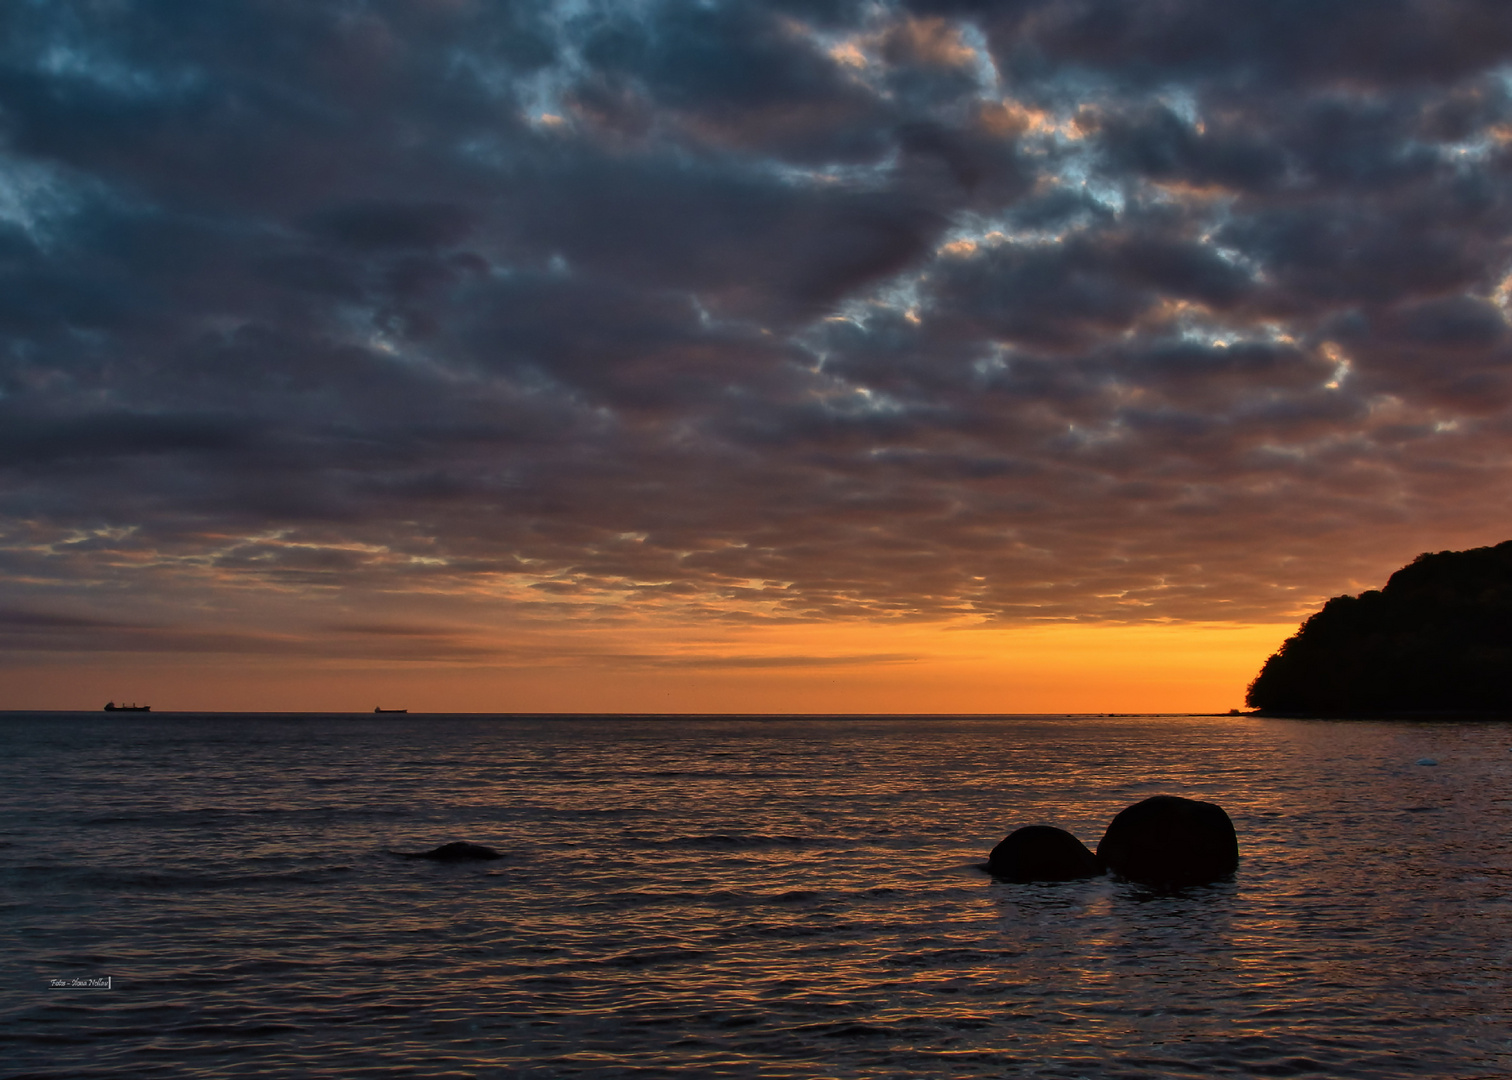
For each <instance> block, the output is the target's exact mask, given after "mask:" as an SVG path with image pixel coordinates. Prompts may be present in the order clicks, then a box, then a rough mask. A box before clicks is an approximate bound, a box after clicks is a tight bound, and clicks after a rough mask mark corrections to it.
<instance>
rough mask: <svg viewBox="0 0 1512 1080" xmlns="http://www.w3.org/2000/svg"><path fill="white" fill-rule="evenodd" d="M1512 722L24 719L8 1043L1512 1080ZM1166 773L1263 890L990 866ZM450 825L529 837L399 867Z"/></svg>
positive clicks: (185, 1067)
mask: <svg viewBox="0 0 1512 1080" xmlns="http://www.w3.org/2000/svg"><path fill="white" fill-rule="evenodd" d="M1509 750H1512V724H1498V723H1438V724H1409V723H1373V722H1347V723H1332V722H1317V721H1313V722H1299V721H1292V722H1288V721H1277V720H1258V719H1252V718H1235V719H1230V718H1184V717H1166V716H1142V717H1124V718H1117V717H1087V716H1075V717H1024V716H1004V717H977V718H959V717H949V718H929V717H918V718H902V717H899V718H865V717H851V718H693V717H676V718H672V717H662V718H655V717H653V718H628V717H621V718H589V717H504V716H500V717H489V716H467V717H456V716H418V715H410V716H392V717H373V716H287V715H284V716H261V715H259V716H252V715H210V714H196V715H189V714H178V715H172V714H169V715H151V716H147V715H133V716H113V717H112V716H106V715H104V714H99V713H96V714H60V713H53V714H17V713H11V714H0V806H3V815H4V816H3V826H4V833H3V846H0V905H3V908H0V910H3V916H0V918H3V924H0V926H3V938H0V941H3V945H0V957H3V970H0V1008H3V1011H0V1038H3V1042H0V1070H3V1075H5V1076H8V1077H23V1076H24V1077H66V1078H69V1080H78V1078H85V1077H130V1078H133V1080H138V1078H151V1077H291V1078H293V1077H341V1078H349V1077H375V1076H394V1077H401V1076H402V1077H468V1076H478V1077H492V1076H522V1077H537V1076H539V1077H568V1076H574V1077H576V1076H604V1077H615V1076H636V1077H659V1076H673V1075H677V1076H709V1077H720V1076H731V1077H803V1078H813V1077H866V1078H872V1077H907V1078H917V1077H946V1076H948V1077H971V1076H983V1077H1004V1076H1034V1077H1068V1078H1071V1077H1128V1078H1137V1077H1181V1076H1196V1075H1209V1074H1213V1075H1230V1076H1268V1077H1274V1076H1328V1077H1370V1078H1374V1080H1384V1078H1390V1077H1407V1076H1413V1077H1422V1076H1430V1077H1450V1078H1468V1077H1492V1076H1495V1077H1505V1076H1507V1075H1512V969H1509V960H1512V851H1509V844H1512V752H1509ZM1429 758H1431V759H1433V760H1435V761H1436V762H1437V764H1432V765H1430V764H1419V763H1418V762H1419V761H1420V759H1429ZM1162 792H1164V793H1171V794H1180V795H1188V796H1193V797H1196V798H1202V799H1207V800H1211V801H1214V802H1217V803H1219V804H1220V805H1222V806H1223V807H1224V808H1226V809H1227V810H1228V812H1229V814H1230V815H1231V816H1232V817H1233V819H1234V823H1235V826H1236V827H1237V830H1238V833H1239V841H1240V847H1241V854H1242V861H1241V864H1240V868H1239V872H1238V874H1237V876H1236V878H1235V879H1234V880H1233V881H1232V882H1226V883H1222V884H1219V885H1214V886H1208V887H1203V888H1196V889H1191V890H1188V891H1185V892H1181V893H1177V894H1172V895H1159V894H1155V893H1152V892H1150V891H1148V890H1145V889H1142V888H1140V887H1138V886H1134V885H1130V884H1126V883H1120V882H1116V881H1113V880H1111V879H1106V878H1104V879H1099V880H1093V881H1084V882H1073V883H1065V884H1057V885H1011V884H1005V883H1000V882H996V881H994V880H992V879H991V878H989V877H987V876H986V875H984V874H982V873H981V872H980V871H979V870H978V869H977V866H978V864H980V863H981V862H982V861H983V860H984V859H985V857H986V855H987V853H988V851H989V850H990V849H991V847H992V846H993V844H995V843H996V842H997V841H998V840H1000V839H1002V837H1003V836H1004V835H1005V834H1006V833H1007V832H1009V831H1010V830H1012V829H1014V828H1016V827H1018V826H1020V825H1026V824H1032V823H1041V822H1042V823H1049V824H1055V825H1060V826H1062V827H1064V828H1067V829H1070V830H1071V831H1072V832H1074V833H1076V834H1077V835H1078V836H1080V837H1081V838H1082V839H1083V840H1084V841H1086V842H1087V843H1088V845H1089V846H1095V845H1096V843H1097V841H1098V839H1099V838H1100V837H1101V835H1102V831H1103V829H1104V827H1105V826H1106V824H1107V822H1108V820H1109V819H1110V818H1111V817H1112V816H1113V814H1114V813H1116V812H1117V811H1118V810H1120V809H1122V808H1123V807H1124V806H1126V805H1128V804H1130V803H1132V802H1135V801H1137V800H1139V799H1142V798H1144V797H1146V796H1149V795H1153V794H1157V793H1162ZM451 840H471V841H474V842H478V843H483V844H488V845H491V846H493V847H496V848H498V849H499V850H501V851H503V852H506V853H507V858H505V859H504V860H502V861H500V862H494V863H480V864H469V865H437V864H433V863H429V862H424V861H413V860H406V859H402V858H398V857H396V856H394V855H393V854H391V852H395V851H417V850H425V849H428V848H431V847H434V846H436V845H438V844H441V843H444V842H447V841H451ZM70 979H78V980H105V979H108V980H109V988H108V989H105V988H103V987H102V988H76V989H74V988H53V987H52V982H53V980H70Z"/></svg>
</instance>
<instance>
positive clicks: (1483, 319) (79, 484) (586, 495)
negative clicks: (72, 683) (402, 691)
mask: <svg viewBox="0 0 1512 1080" xmlns="http://www.w3.org/2000/svg"><path fill="white" fill-rule="evenodd" d="M1509 71H1512V24H1509V23H1508V21H1507V20H1506V19H1505V17H1504V13H1503V12H1501V10H1500V6H1499V5H1498V4H1496V3H1492V2H1489V0H1486V2H1475V0H1437V2H1428V0H1392V2H1390V3H1380V2H1371V3H1366V2H1364V0H1341V2H1338V3H1332V4H1316V3H1307V4H1303V3H1276V2H1274V0H1265V2H1261V0H1255V2H1253V3H1248V2H1246V3H1236V4H1228V5H1212V4H1207V3H1202V2H1199V0H1177V2H1174V3H1169V4H1159V5H1148V4H1147V5H1128V4H1120V3H1111V2H1109V3H1104V2H1102V0H1015V2H1008V3H993V4H977V3H968V2H965V0H959V2H957V0H915V2H910V3H901V2H900V3H898V4H892V5H880V6H879V5H872V4H854V3H847V2H840V0H836V2H826V3H818V2H815V3H803V2H797V0H794V2H784V3H764V4H757V3H749V2H741V0H725V2H718V3H712V4H691V3H682V2H680V0H675V2H674V0H667V2H648V3H644V4H633V5H593V4H589V5H555V4H551V3H547V2H544V0H540V2H523V0H517V2H514V3H508V4H485V3H480V2H474V0H382V2H372V3H366V4H362V5H355V4H354V5H340V4H338V5H303V6H302V5H271V6H270V5H265V4H260V3H253V2H250V0H249V2H245V3H242V2H232V3H224V4H215V5H193V4H181V3H171V2H167V0H160V2H151V0H132V2H123V3H119V4H113V5H92V6H91V5H46V4H25V3H17V4H11V5H8V6H6V7H5V8H4V10H3V11H0V574H3V576H4V580H6V581H7V582H8V584H7V585H6V586H5V595H4V597H3V599H4V602H5V604H6V605H7V606H8V610H11V611H13V612H20V613H22V614H21V615H18V616H16V618H14V619H10V620H9V621H7V622H6V623H5V626H6V627H7V629H6V630H5V633H6V634H7V635H8V637H7V640H8V641H10V642H11V643H12V644H19V643H22V642H24V641H27V640H32V641H36V642H38V643H39V644H38V645H37V646H36V647H38V648H46V649H62V648H65V647H73V646H70V645H69V643H70V642H73V643H74V644H75V645H77V646H79V647H85V646H88V647H91V648H93V647H100V648H106V647H109V648H117V647H120V648H128V647H129V648H132V649H139V648H163V649H167V648H173V649H178V648H183V649H191V648H200V649H204V648H209V647H210V646H209V645H206V644H205V643H206V642H210V643H212V644H214V648H216V649H222V648H223V649H224V650H226V651H232V652H234V651H237V650H238V649H242V650H244V651H249V652H258V651H264V652H266V651H270V650H271V651H274V652H277V651H279V650H283V649H291V650H295V651H297V650H298V649H299V648H302V647H304V646H302V645H299V644H298V642H300V641H304V640H305V638H304V637H301V636H300V635H302V634H307V635H310V636H318V635H320V634H322V633H325V634H329V635H331V640H332V641H333V642H335V643H336V644H333V645H332V646H331V648H332V649H333V650H334V654H335V655H364V652H363V650H364V649H367V650H369V653H370V654H371V655H378V654H379V653H380V652H384V650H385V649H387V650H388V652H387V653H386V655H387V654H392V655H395V656H399V655H401V654H402V655H412V656H415V657H419V658H424V657H444V656H456V657H468V656H475V655H478V656H481V655H485V654H488V651H487V649H482V647H481V646H476V645H475V644H474V643H473V642H474V638H473V637H471V636H469V635H470V634H472V633H473V630H468V629H466V628H467V627H472V628H474V629H476V628H477V627H478V626H482V625H488V624H489V622H490V616H489V614H488V612H490V611H497V612H498V613H500V614H499V615H498V618H499V619H505V620H508V619H515V618H518V619H522V620H529V619H533V618H540V619H548V620H549V619H560V618H566V617H578V618H583V619H590V620H601V621H602V620H608V621H613V620H615V619H621V618H625V617H627V614H628V613H632V612H634V611H636V610H642V609H644V610H651V609H656V610H661V609H666V608H675V609H676V610H677V611H679V612H682V613H683V614H685V615H688V616H692V617H699V618H707V619H710V620H725V621H733V622H753V621H785V620H815V619H831V618H848V617H866V618H885V619H927V618H937V617H943V616H952V615H977V616H981V617H986V618H994V619H1003V620H1015V619H1083V620H1105V619H1152V618H1153V619H1222V618H1235V619H1260V618H1278V617H1284V616H1286V615H1289V614H1290V613H1292V612H1294V611H1296V610H1297V609H1298V608H1299V607H1301V606H1303V605H1305V604H1306V603H1308V602H1310V601H1311V600H1313V599H1315V598H1316V597H1317V596H1319V595H1326V594H1328V593H1331V592H1337V591H1340V590H1341V589H1342V588H1345V587H1347V586H1348V584H1349V583H1351V582H1352V581H1353V580H1355V579H1356V578H1359V579H1362V580H1364V581H1367V582H1373V581H1375V580H1376V578H1378V577H1379V574H1380V572H1382V571H1383V570H1385V569H1389V568H1391V567H1394V566H1396V565H1400V563H1401V562H1402V561H1403V560H1404V559H1405V558H1407V557H1409V556H1411V555H1412V554H1413V553H1415V552H1416V551H1418V550H1421V549H1423V548H1428V547H1433V548H1442V547H1454V546H1463V545H1466V544H1470V543H1481V542H1488V541H1491V540H1497V539H1502V538H1503V537H1502V536H1501V534H1500V531H1499V530H1500V529H1501V528H1503V525H1502V522H1503V521H1504V519H1505V513H1504V495H1503V494H1502V493H1503V492H1504V491H1505V490H1506V485H1507V482H1508V480H1509V477H1508V475H1507V472H1506V468H1505V466H1504V465H1503V462H1504V461H1505V460H1507V457H1506V449H1507V443H1508V436H1509V433H1512V412H1509V410H1512V362H1509V361H1512V344H1509V328H1508V322H1507V320H1508V310H1509V308H1508V305H1509V302H1512V298H1509V291H1512V283H1509V282H1512V279H1509V276H1508V275H1509V271H1512V256H1509V247H1508V241H1509V238H1512V200H1509V198H1508V195H1507V192H1508V190H1509V188H1508V184H1507V180H1508V177H1509V172H1512V90H1509V86H1512V82H1509V74H1508V73H1509ZM484 582H486V583H487V587H486V588H483V587H482V585H481V584H480V583H484ZM424 597H431V598H432V599H431V600H429V601H427V600H425V599H424ZM396 598H397V599H396ZM427 603H432V604H438V605H442V606H444V607H446V610H447V612H448V613H449V614H447V615H446V617H445V618H442V617H440V616H437V617H436V618H434V619H432V618H430V617H429V616H427V614H426V604H427ZM302 605H314V608H319V609H320V612H319V613H318V614H315V613H314V609H313V608H311V609H310V610H309V611H306V608H305V606H302ZM332 605H335V607H334V608H333V607H332ZM384 605H391V606H392V605H398V606H400V607H401V608H402V609H403V610H402V612H400V613H398V614H392V615H386V614H385V613H384ZM447 605H451V606H447ZM327 608H330V610H326V609H327ZM335 608H340V609H341V610H340V611H339V612H338V611H337V610H335ZM28 613H29V614H28ZM22 616H24V618H23V617H22ZM149 616H150V617H149ZM28 618H29V619H31V620H32V621H31V622H29V623H28V622H26V619H28ZM46 618H54V620H55V621H53V622H47V621H46ZM17 619H19V620H20V621H17ZM196 619H202V620H203V621H204V622H205V624H206V625H207V626H216V625H218V626H221V627H222V628H223V633H222V636H221V637H215V636H213V635H212V636H209V637H204V638H201V639H200V643H199V644H198V645H194V644H192V640H193V639H194V635H195V633H196V631H195V630H194V629H193V625H194V622H195V620H196ZM37 620H42V621H37ZM56 620H62V621H56ZM69 620H75V621H69ZM92 620H93V621H92ZM233 624H235V627H236V628H237V629H235V632H232V630H231V629H226V628H228V627H232V626H233ZM252 624H256V625H252ZM296 624H297V626H302V627H304V628H305V629H304V630H298V629H297V627H296ZM332 626H339V627H345V628H347V629H344V630H340V631H331V630H330V629H329V628H330V627H332ZM426 626H435V627H441V628H442V629H440V630H437V631H436V632H435V633H431V632H429V631H423V628H424V627H426ZM364 627H366V628H368V629H363V628H364ZM385 627H388V628H391V629H392V628H395V627H398V628H404V627H411V628H413V627H421V628H422V630H420V631H414V632H409V631H405V632H403V633H400V632H399V631H398V630H393V631H392V632H391V630H386V629H383V628H385ZM459 627H460V628H462V629H457V628H459ZM373 628H377V629H373ZM448 628H450V629H448ZM217 632H222V631H217ZM238 634H240V635H241V636H238ZM289 635H293V636H292V637H290V636H289ZM291 641H293V642H295V644H293V645H291V644H289V643H290V642H291ZM379 642H389V644H388V645H384V646H383V647H382V648H380V646H379V644H377V643H379ZM122 643H130V644H122ZM154 643H156V644H154ZM238 643H240V644H238ZM479 649H482V651H481V652H479V651H478V650H479ZM490 655H491V654H490Z"/></svg>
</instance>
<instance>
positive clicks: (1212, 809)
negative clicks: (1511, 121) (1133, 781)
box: [1097, 795, 1239, 886]
mask: <svg viewBox="0 0 1512 1080" xmlns="http://www.w3.org/2000/svg"><path fill="white" fill-rule="evenodd" d="M1097 857H1098V858H1099V859H1101V860H1102V861H1103V862H1104V863H1106V864H1107V867H1108V869H1109V870H1111V871H1113V872H1114V873H1115V874H1118V875H1119V876H1120V877H1125V878H1128V879H1129V880H1130V881H1138V882H1142V883H1144V884H1146V885H1157V886H1180V885H1201V884H1204V883H1206V882H1210V881H1217V880H1219V879H1220V878H1225V877H1228V876H1229V875H1230V874H1232V873H1233V872H1234V871H1235V870H1236V869H1238V867H1239V840H1238V837H1236V836H1235V835H1234V823H1233V822H1232V821H1230V820H1229V816H1228V814H1226V813H1224V811H1223V807H1221V806H1216V805H1214V804H1213V803H1209V802H1198V801H1197V800H1196V799H1183V798H1179V797H1178V796H1175V795H1156V796H1155V797H1154V798H1150V799H1146V800H1145V801H1144V802H1141V803H1135V804H1134V805H1133V806H1131V807H1129V808H1128V809H1126V810H1122V811H1120V812H1119V814H1118V816H1117V817H1115V818H1114V819H1113V821H1112V823H1111V824H1109V825H1108V831H1107V833H1106V834H1105V835H1104V836H1103V838H1102V843H1100V844H1098V845H1097Z"/></svg>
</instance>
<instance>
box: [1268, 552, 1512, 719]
mask: <svg viewBox="0 0 1512 1080" xmlns="http://www.w3.org/2000/svg"><path fill="white" fill-rule="evenodd" d="M1246 700H1247V701H1248V703H1249V704H1250V705H1251V706H1252V707H1254V708H1258V709H1264V710H1266V711H1268V712H1287V713H1309V714H1313V715H1321V716H1360V715H1366V714H1371V713H1402V712H1414V713H1428V712H1477V713H1488V712H1507V713H1509V714H1512V540H1509V541H1507V542H1506V543H1502V544H1497V545H1496V546H1495V547H1483V548H1474V549H1472V550H1470V551H1440V552H1438V553H1437V554H1433V553H1424V554H1422V555H1419V556H1418V557H1417V558H1416V559H1414V560H1413V561H1412V562H1411V563H1410V564H1409V565H1407V566H1404V567H1403V568H1402V569H1400V570H1398V571H1397V572H1396V573H1394V574H1392V575H1391V578H1390V580H1389V581H1387V582H1386V587H1385V588H1384V589H1380V590H1374V589H1372V590H1371V591H1369V592H1365V593H1361V594H1360V595H1359V596H1336V597H1334V598H1333V599H1332V600H1330V601H1328V603H1326V604H1324V605H1323V609H1322V610H1321V611H1319V612H1317V613H1316V614H1314V615H1312V616H1310V617H1309V618H1308V619H1307V621H1306V622H1304V623H1303V624H1302V626H1301V628H1300V629H1298V631H1297V632H1296V633H1295V634H1293V635H1292V636H1291V637H1290V638H1288V639H1287V640H1286V642H1285V643H1284V644H1283V645H1282V646H1281V648H1280V649H1279V650H1278V651H1277V652H1276V653H1275V654H1274V655H1273V656H1271V658H1270V659H1269V660H1267V661H1266V662H1265V666H1264V667H1263V668H1261V670H1260V674H1259V675H1257V676H1256V677H1255V681H1254V682H1252V683H1250V686H1249V691H1248V693H1247V694H1246Z"/></svg>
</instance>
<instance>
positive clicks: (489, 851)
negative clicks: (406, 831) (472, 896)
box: [403, 840, 504, 862]
mask: <svg viewBox="0 0 1512 1080" xmlns="http://www.w3.org/2000/svg"><path fill="white" fill-rule="evenodd" d="M403 855H404V857H405V858H406V859H430V860H431V861H432V862H482V861H484V860H486V859H502V858H503V857H504V856H503V855H500V854H499V853H498V852H497V851H495V850H494V849H493V848H491V847H484V846H483V845H482V844H469V843H468V842H467V841H465V840H456V841H454V842H452V843H450V844H442V845H441V846H440V847H438V848H436V849H435V850H433V851H416V852H404V853H403Z"/></svg>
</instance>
